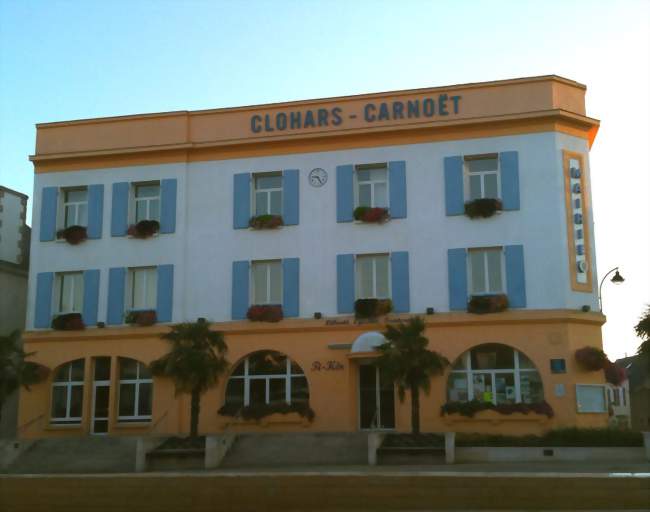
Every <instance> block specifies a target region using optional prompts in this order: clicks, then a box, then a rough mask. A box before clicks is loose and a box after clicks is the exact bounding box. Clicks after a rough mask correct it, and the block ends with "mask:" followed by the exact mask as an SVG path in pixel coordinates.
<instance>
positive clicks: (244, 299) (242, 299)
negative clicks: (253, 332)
mask: <svg viewBox="0 0 650 512" xmlns="http://www.w3.org/2000/svg"><path fill="white" fill-rule="evenodd" d="M249 269H250V263H249V262H248V261H233V262H232V319H233V320H245V319H246V313H248V306H249V300H248V293H249V290H250V284H249V279H250V271H249Z"/></svg>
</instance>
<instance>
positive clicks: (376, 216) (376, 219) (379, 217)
mask: <svg viewBox="0 0 650 512" xmlns="http://www.w3.org/2000/svg"><path fill="white" fill-rule="evenodd" d="M352 216H353V217H354V220H360V221H361V222H368V223H374V224H381V223H383V222H386V221H387V220H388V219H389V218H390V215H389V214H388V208H370V207H369V206H359V207H358V208H355V209H354V213H353V214H352Z"/></svg>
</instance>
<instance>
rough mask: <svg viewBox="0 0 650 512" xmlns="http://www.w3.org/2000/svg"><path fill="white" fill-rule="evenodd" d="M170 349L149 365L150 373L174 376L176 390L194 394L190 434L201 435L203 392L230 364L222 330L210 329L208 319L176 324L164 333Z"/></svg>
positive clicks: (195, 436)
mask: <svg viewBox="0 0 650 512" xmlns="http://www.w3.org/2000/svg"><path fill="white" fill-rule="evenodd" d="M161 338H162V339H164V340H167V341H169V342H170V343H171V345H172V346H171V350H170V351H169V352H168V353H167V354H165V355H164V356H162V357H161V358H160V359H157V360H155V361H153V362H152V363H151V365H150V368H151V373H153V375H155V376H158V377H169V378H171V379H173V381H174V385H175V387H176V394H179V393H189V394H190V395H191V396H192V402H191V421H190V438H191V439H193V440H195V439H196V438H197V437H198V429H199V413H200V408H201V405H200V402H201V395H202V394H203V393H205V392H206V391H207V390H208V389H210V388H211V387H212V386H214V385H215V384H216V383H217V382H218V380H219V377H220V376H221V375H223V373H224V372H225V371H226V369H227V368H228V361H226V358H225V355H226V352H227V351H228V347H227V345H226V342H225V341H224V337H223V333H222V332H220V331H212V330H210V323H209V322H206V321H205V320H199V321H198V322H194V323H192V322H185V323H181V324H176V325H173V326H172V327H171V330H170V331H169V332H168V333H166V334H163V335H162V336H161Z"/></svg>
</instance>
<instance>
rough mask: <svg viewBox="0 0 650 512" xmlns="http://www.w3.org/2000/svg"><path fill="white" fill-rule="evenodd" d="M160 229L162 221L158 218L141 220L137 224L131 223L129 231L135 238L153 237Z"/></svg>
mask: <svg viewBox="0 0 650 512" xmlns="http://www.w3.org/2000/svg"><path fill="white" fill-rule="evenodd" d="M159 230H160V222H158V221H157V220H141V221H140V222H138V223H137V224H131V225H130V226H129V229H128V231H127V234H128V235H129V236H132V237H133V238H151V237H152V236H154V235H155V234H156V233H158V231H159Z"/></svg>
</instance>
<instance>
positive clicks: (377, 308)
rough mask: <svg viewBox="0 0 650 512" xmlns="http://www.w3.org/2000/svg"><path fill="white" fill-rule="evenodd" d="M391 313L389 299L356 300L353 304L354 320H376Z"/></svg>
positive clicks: (390, 301) (391, 303) (391, 304)
mask: <svg viewBox="0 0 650 512" xmlns="http://www.w3.org/2000/svg"><path fill="white" fill-rule="evenodd" d="M391 311H393V301H392V300H390V299H357V300H356V301H355V302H354V316H355V318H376V317H378V316H382V315H387V314H388V313H390V312H391Z"/></svg>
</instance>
